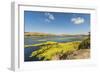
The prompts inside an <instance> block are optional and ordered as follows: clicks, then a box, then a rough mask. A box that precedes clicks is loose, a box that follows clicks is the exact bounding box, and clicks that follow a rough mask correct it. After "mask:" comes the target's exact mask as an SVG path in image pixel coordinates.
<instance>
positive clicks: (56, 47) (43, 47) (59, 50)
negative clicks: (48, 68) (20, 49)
mask: <svg viewBox="0 0 100 73" xmlns="http://www.w3.org/2000/svg"><path fill="white" fill-rule="evenodd" d="M34 46H39V49H38V50H36V51H33V52H32V54H31V55H30V58H31V59H33V61H34V58H38V59H39V60H43V61H47V60H62V59H75V58H77V57H79V59H81V58H82V56H81V54H80V53H83V51H84V53H85V52H87V54H85V58H86V57H88V55H90V53H89V52H90V50H89V49H90V37H88V38H85V39H84V40H83V41H82V42H81V41H75V42H67V43H58V42H52V41H48V42H45V43H40V44H34V45H25V46H24V47H25V48H26V47H34ZM82 49H83V50H82ZM84 49H86V50H84ZM74 55H78V56H74ZM79 55H80V56H79ZM83 56H84V54H83Z"/></svg>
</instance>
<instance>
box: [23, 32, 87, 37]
mask: <svg viewBox="0 0 100 73" xmlns="http://www.w3.org/2000/svg"><path fill="white" fill-rule="evenodd" d="M24 35H25V36H69V37H73V36H76V37H77V36H87V35H88V34H50V33H43V32H24Z"/></svg>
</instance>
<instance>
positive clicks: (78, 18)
mask: <svg viewBox="0 0 100 73" xmlns="http://www.w3.org/2000/svg"><path fill="white" fill-rule="evenodd" d="M84 21H85V20H84V18H82V17H77V18H72V19H71V22H73V23H74V24H82V23H84Z"/></svg>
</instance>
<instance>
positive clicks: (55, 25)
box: [24, 11, 90, 34]
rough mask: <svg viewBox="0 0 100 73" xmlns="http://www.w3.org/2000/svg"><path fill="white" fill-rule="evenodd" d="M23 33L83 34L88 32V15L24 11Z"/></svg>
mask: <svg viewBox="0 0 100 73" xmlns="http://www.w3.org/2000/svg"><path fill="white" fill-rule="evenodd" d="M24 30H25V32H42V33H51V34H85V33H88V32H90V14H85V13H61V12H39V11H24Z"/></svg>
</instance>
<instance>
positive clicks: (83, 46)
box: [79, 37, 90, 49]
mask: <svg viewBox="0 0 100 73" xmlns="http://www.w3.org/2000/svg"><path fill="white" fill-rule="evenodd" d="M89 48H90V37H88V38H86V39H84V40H83V41H82V42H81V43H80V45H79V49H89Z"/></svg>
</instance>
